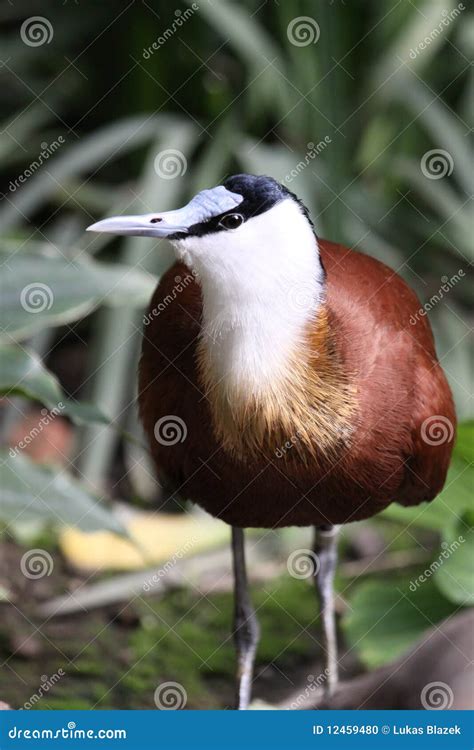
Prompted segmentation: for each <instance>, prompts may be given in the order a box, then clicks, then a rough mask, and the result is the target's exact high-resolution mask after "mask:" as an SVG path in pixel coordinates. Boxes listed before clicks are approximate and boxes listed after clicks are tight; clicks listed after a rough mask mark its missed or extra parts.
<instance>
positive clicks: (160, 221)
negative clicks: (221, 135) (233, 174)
mask: <svg viewBox="0 0 474 750" xmlns="http://www.w3.org/2000/svg"><path fill="white" fill-rule="evenodd" d="M242 201H243V197H242V196H241V195H239V194H238V193H232V192H231V191H230V190H227V189H226V188H225V187H224V186H223V185H218V186H217V187H214V188H210V189H208V190H201V192H200V193H198V194H197V195H195V196H194V198H192V199H191V200H190V201H189V203H188V204H187V205H186V206H183V208H178V209H177V210H176V211H165V212H164V213H161V214H160V213H156V214H143V215H142V216H112V217H111V218H110V219H104V220H103V221H97V222H96V223H95V224H91V226H90V227H87V231H88V232H108V233H109V234H131V235H136V236H138V237H171V238H172V239H184V237H185V236H186V235H187V234H188V233H189V231H190V229H191V227H193V226H194V225H196V224H200V223H202V222H206V221H208V220H209V219H210V218H211V217H213V216H219V214H222V213H224V212H225V211H230V210H231V209H233V208H235V207H236V206H238V205H240V203H242ZM181 235H183V236H182V237H181Z"/></svg>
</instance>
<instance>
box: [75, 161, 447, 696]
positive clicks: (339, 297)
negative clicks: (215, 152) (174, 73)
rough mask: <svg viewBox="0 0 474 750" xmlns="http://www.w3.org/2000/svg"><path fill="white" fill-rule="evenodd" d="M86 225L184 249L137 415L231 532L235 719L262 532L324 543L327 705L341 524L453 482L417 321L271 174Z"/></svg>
mask: <svg viewBox="0 0 474 750" xmlns="http://www.w3.org/2000/svg"><path fill="white" fill-rule="evenodd" d="M88 229H89V230H90V231H94V232H109V233H113V234H116V235H138V236H144V237H154V238H157V239H160V238H166V239H167V240H168V241H169V242H170V243H171V246H172V248H173V250H174V253H175V262H174V264H173V265H172V266H171V267H170V268H169V270H167V271H166V272H165V273H164V275H163V276H162V278H161V279H160V280H159V283H158V285H157V287H156V290H155V292H154V294H153V297H152V300H151V303H150V307H149V311H148V314H147V316H146V317H145V320H144V326H143V339H142V351H141V357H140V363H139V376H138V393H139V395H138V402H139V412H140V416H141V420H142V423H143V426H144V430H145V433H146V435H147V437H148V440H149V444H150V448H151V453H152V457H153V460H154V464H155V466H156V470H157V476H158V480H159V482H160V484H161V485H162V486H163V487H170V488H171V489H172V491H173V492H176V493H177V495H178V496H180V497H183V498H186V499H189V500H191V501H193V502H194V503H196V504H198V505H199V506H201V507H202V508H203V509H204V510H205V511H207V512H208V513H210V514H211V515H212V516H214V517H216V518H219V519H222V520H223V521H225V522H226V523H227V524H229V525H230V527H231V548H232V566H233V577H234V612H233V637H234V643H235V648H236V662H237V666H236V703H235V708H237V709H239V710H245V709H247V708H248V707H249V704H250V701H251V691H252V681H253V675H254V663H255V657H256V654H257V648H258V643H259V637H260V631H259V625H258V620H257V617H256V613H255V609H254V607H253V605H252V601H251V596H250V593H249V584H248V576H247V568H246V559H245V539H244V533H245V529H248V528H252V527H254V528H255V527H256V528H264V529H278V528H281V527H286V526H310V527H312V528H313V530H314V544H313V549H312V550H311V551H310V552H311V555H310V559H309V562H311V564H312V566H313V567H312V572H313V573H314V578H315V582H316V590H317V593H318V598H319V608H320V622H321V627H322V636H323V647H324V652H325V659H326V668H325V671H324V679H325V690H326V694H327V695H328V696H330V695H331V694H333V692H334V690H335V688H336V686H337V681H338V654H337V638H336V619H335V596H334V575H335V571H336V565H337V538H338V532H339V529H340V527H341V526H342V525H343V524H348V523H351V522H355V521H360V520H362V519H367V518H370V517H372V516H374V515H376V514H377V513H379V512H380V511H382V510H384V509H385V508H386V507H387V506H388V505H390V504H391V503H392V502H396V503H399V504H401V505H403V506H414V505H418V504H419V503H422V502H425V501H431V500H433V499H434V498H435V497H436V495H437V494H438V493H439V492H440V491H441V489H442V487H443V485H444V482H445V478H446V473H447V469H448V465H449V461H450V456H451V452H452V447H453V443H454V439H455V430H456V415H455V409H454V405H453V399H452V394H451V391H450V388H449V385H448V382H447V380H446V377H445V374H444V372H443V370H442V367H441V365H440V363H439V361H438V357H437V354H436V349H435V344H434V339H433V334H432V331H431V327H430V324H429V321H428V319H427V317H426V314H425V311H424V308H423V307H422V305H421V304H420V301H419V300H418V298H417V296H416V294H415V292H414V291H413V290H412V289H411V288H410V287H409V286H408V284H407V283H406V282H405V281H404V280H403V279H402V278H401V276H399V275H398V273H396V272H395V271H394V270H392V269H391V268H389V267H388V266H386V265H385V264H383V263H382V262H380V261H379V260H377V259H376V258H374V257H371V256H369V255H366V254H364V253H362V252H359V251H358V250H355V249H352V248H348V247H346V246H344V245H342V244H339V243H337V242H331V241H329V240H325V239H322V238H320V237H319V235H318V233H317V232H316V231H315V228H314V225H313V222H312V219H311V217H310V213H309V211H308V209H307V208H306V207H305V205H304V204H303V202H302V201H301V200H300V199H299V198H298V197H297V196H296V195H295V194H294V193H293V192H291V191H290V190H289V188H288V187H287V186H286V185H284V184H282V183H280V182H278V181H277V180H275V179H274V178H272V177H269V176H265V175H251V174H237V175H233V176H229V177H227V178H226V179H225V180H223V182H222V184H220V185H218V186H216V187H213V188H209V189H205V190H202V191H201V192H199V193H198V194H197V195H195V196H194V197H193V198H192V199H191V201H190V202H189V203H188V204H187V205H185V206H184V207H183V208H179V209H177V210H174V211H166V212H162V213H159V212H152V213H148V214H144V215H138V216H115V217H111V218H107V219H103V220H102V221H99V222H97V223H95V224H93V225H92V226H90V227H88Z"/></svg>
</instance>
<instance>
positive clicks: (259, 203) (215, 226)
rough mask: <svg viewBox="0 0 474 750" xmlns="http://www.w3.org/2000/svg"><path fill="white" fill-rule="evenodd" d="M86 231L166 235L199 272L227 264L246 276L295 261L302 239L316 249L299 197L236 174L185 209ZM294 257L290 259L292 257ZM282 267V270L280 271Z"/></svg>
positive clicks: (106, 222)
mask: <svg viewBox="0 0 474 750" xmlns="http://www.w3.org/2000/svg"><path fill="white" fill-rule="evenodd" d="M88 231H90V232H108V233H111V234H117V235H136V236H142V237H156V238H167V239H168V240H169V241H170V242H171V244H172V245H173V246H174V248H175V251H176V253H177V255H178V257H179V258H180V259H181V260H183V261H184V262H185V263H186V264H187V265H188V266H190V267H191V268H193V269H194V270H195V271H196V272H197V273H198V274H199V275H200V276H202V277H205V276H207V275H209V273H210V274H211V275H214V272H217V273H218V274H222V270H223V268H225V267H227V268H228V269H229V270H230V269H231V268H233V269H234V271H235V270H236V269H238V268H239V267H240V268H241V269H243V270H245V273H246V275H251V274H252V269H254V270H255V272H257V271H258V268H263V267H264V266H265V265H266V264H267V271H268V264H270V267H271V266H272V265H275V264H276V265H277V266H278V263H279V255H280V253H281V254H282V255H284V256H286V257H285V258H282V259H281V260H282V262H284V265H286V264H287V263H289V262H291V261H293V262H294V261H295V259H296V258H295V256H296V257H297V255H298V250H297V248H298V246H301V242H303V243H304V244H306V245H309V246H310V247H311V248H312V252H313V253H314V247H315V238H314V234H313V229H312V224H311V221H310V219H309V215H308V212H307V210H306V208H305V207H304V205H303V204H302V203H301V201H299V199H298V198H297V197H296V196H295V195H294V194H293V193H291V192H290V191H289V190H288V189H287V188H285V187H284V186H283V185H281V184H280V183H279V182H277V181H276V180H274V179H273V178H271V177H266V176H261V175H250V174H238V175H233V176H232V177H229V178H228V179H227V180H225V182H224V184H222V185H218V186H217V187H214V188H210V189H208V190H202V191H201V192H200V193H198V194H197V195H195V196H194V198H192V200H191V201H190V202H189V203H188V204H187V205H186V206H183V208H179V209H177V210H175V211H165V212H162V213H160V212H153V213H149V214H143V215H138V216H114V217H111V218H109V219H104V220H103V221H99V222H97V223H96V224H92V225H91V226H90V227H88ZM292 256H293V257H292ZM282 270H283V269H282Z"/></svg>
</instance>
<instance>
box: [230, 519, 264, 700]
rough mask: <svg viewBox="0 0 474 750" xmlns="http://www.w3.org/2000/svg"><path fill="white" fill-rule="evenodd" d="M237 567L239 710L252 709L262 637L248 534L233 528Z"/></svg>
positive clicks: (237, 697)
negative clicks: (252, 591)
mask: <svg viewBox="0 0 474 750" xmlns="http://www.w3.org/2000/svg"><path fill="white" fill-rule="evenodd" d="M232 554H233V566H234V597H235V598H234V642H235V646H236V649H237V695H236V708H238V709H240V710H242V709H246V708H248V705H249V703H250V694H251V687H252V675H253V665H254V661H255V654H256V651H257V645H258V641H259V637H260V628H259V625H258V621H257V617H256V615H255V610H254V609H253V607H252V602H251V600H250V595H249V588H248V581H247V571H246V568H245V550H244V532H243V529H238V528H236V527H235V526H233V527H232Z"/></svg>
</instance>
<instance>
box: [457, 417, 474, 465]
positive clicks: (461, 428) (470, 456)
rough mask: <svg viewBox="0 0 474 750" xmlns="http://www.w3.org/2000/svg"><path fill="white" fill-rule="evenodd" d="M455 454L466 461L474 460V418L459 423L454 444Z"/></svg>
mask: <svg viewBox="0 0 474 750" xmlns="http://www.w3.org/2000/svg"><path fill="white" fill-rule="evenodd" d="M454 455H455V456H459V458H462V459H463V460H464V461H467V462H468V463H471V462H473V461H474V420H473V419H471V420H470V421H467V422H462V423H461V424H459V425H458V436H457V440H456V445H455V446H454Z"/></svg>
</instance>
